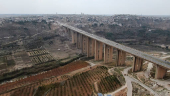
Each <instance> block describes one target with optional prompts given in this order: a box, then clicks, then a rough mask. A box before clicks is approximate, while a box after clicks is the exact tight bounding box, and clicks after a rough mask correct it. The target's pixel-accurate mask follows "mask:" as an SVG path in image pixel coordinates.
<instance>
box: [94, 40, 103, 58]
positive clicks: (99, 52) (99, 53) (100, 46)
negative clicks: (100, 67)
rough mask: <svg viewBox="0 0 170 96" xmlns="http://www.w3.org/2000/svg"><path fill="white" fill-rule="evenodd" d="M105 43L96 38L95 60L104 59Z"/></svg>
mask: <svg viewBox="0 0 170 96" xmlns="http://www.w3.org/2000/svg"><path fill="white" fill-rule="evenodd" d="M102 55H103V43H102V42H99V41H97V40H95V60H96V61H97V60H102V59H103V56H102Z"/></svg>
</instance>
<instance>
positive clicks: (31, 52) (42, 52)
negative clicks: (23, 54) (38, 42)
mask: <svg viewBox="0 0 170 96" xmlns="http://www.w3.org/2000/svg"><path fill="white" fill-rule="evenodd" d="M27 53H28V56H37V55H42V54H48V53H49V52H48V51H47V50H32V51H28V52H27Z"/></svg>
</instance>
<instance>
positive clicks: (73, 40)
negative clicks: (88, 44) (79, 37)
mask: <svg viewBox="0 0 170 96" xmlns="http://www.w3.org/2000/svg"><path fill="white" fill-rule="evenodd" d="M71 36H72V38H71V40H72V43H73V44H74V43H75V35H74V31H71Z"/></svg>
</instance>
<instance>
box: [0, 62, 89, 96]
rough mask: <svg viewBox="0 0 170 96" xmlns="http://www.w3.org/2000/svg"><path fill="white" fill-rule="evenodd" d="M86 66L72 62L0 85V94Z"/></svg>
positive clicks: (85, 64)
mask: <svg viewBox="0 0 170 96" xmlns="http://www.w3.org/2000/svg"><path fill="white" fill-rule="evenodd" d="M88 65H89V64H88V63H86V62H84V61H76V62H72V63H70V64H67V65H65V66H62V67H59V68H55V69H52V70H50V71H47V72H43V73H40V74H37V75H33V76H29V77H27V78H25V79H21V80H18V81H15V82H11V83H6V84H3V85H0V93H1V92H4V91H8V90H11V89H14V88H18V87H21V86H25V85H26V84H32V83H34V82H38V81H42V80H43V79H45V78H50V77H52V76H60V75H63V74H66V73H69V72H72V71H75V70H78V69H80V68H83V67H86V66H88ZM21 93H22V91H21ZM23 94H24V93H23ZM24 96H29V95H24Z"/></svg>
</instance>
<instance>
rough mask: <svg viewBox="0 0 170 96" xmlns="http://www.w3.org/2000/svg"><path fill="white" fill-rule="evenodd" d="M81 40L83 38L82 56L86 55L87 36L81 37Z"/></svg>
mask: <svg viewBox="0 0 170 96" xmlns="http://www.w3.org/2000/svg"><path fill="white" fill-rule="evenodd" d="M82 38H83V49H82V52H83V53H84V54H87V44H88V39H87V38H88V37H87V36H84V35H83V36H82Z"/></svg>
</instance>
